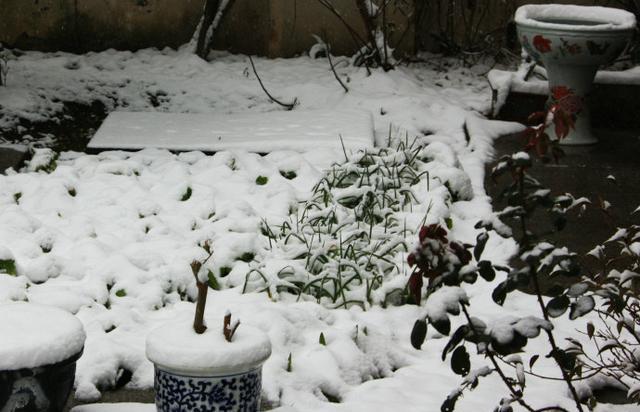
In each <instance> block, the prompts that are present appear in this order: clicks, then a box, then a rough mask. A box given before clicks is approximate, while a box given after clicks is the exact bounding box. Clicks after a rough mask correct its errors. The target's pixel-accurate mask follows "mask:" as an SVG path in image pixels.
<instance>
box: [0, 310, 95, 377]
mask: <svg viewBox="0 0 640 412" xmlns="http://www.w3.org/2000/svg"><path fill="white" fill-rule="evenodd" d="M0 336H2V339H1V340H0V370H16V369H22V368H34V367H37V366H44V365H51V364H54V363H57V362H61V361H63V360H65V359H68V358H70V357H72V356H73V355H75V354H77V353H78V352H80V351H81V350H82V347H83V345H84V340H85V333H84V329H83V328H82V323H80V321H79V320H78V319H77V318H76V317H75V316H73V315H71V314H69V313H68V312H65V311H64V310H61V309H58V308H54V307H51V306H43V305H36V304H32V303H26V302H16V303H9V304H3V305H0Z"/></svg>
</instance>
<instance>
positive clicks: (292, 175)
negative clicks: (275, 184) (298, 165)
mask: <svg viewBox="0 0 640 412" xmlns="http://www.w3.org/2000/svg"><path fill="white" fill-rule="evenodd" d="M280 175H281V176H282V177H284V178H285V179H288V180H293V179H295V178H296V177H298V174H297V173H296V172H294V171H293V170H287V171H285V170H281V171H280Z"/></svg>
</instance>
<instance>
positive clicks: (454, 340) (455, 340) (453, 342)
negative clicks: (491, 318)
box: [442, 325, 469, 361]
mask: <svg viewBox="0 0 640 412" xmlns="http://www.w3.org/2000/svg"><path fill="white" fill-rule="evenodd" d="M468 332H469V326H467V325H462V326H460V327H459V328H458V329H456V331H455V332H453V335H451V339H449V342H447V344H446V345H445V347H444V349H443V350H442V360H443V361H444V360H445V359H446V357H447V354H448V353H449V352H451V351H452V350H453V348H455V347H456V346H458V345H459V344H460V342H462V340H463V339H464V338H465V336H467V333H468Z"/></svg>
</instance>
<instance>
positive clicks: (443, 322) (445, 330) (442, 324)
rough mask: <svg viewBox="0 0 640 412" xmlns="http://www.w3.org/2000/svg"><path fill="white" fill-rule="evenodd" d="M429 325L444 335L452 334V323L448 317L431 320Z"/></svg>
mask: <svg viewBox="0 0 640 412" xmlns="http://www.w3.org/2000/svg"><path fill="white" fill-rule="evenodd" d="M429 323H431V324H432V325H433V327H434V328H436V330H437V331H438V332H439V333H441V334H442V335H449V332H451V321H450V320H449V317H448V316H445V317H444V318H440V319H436V320H431V319H429Z"/></svg>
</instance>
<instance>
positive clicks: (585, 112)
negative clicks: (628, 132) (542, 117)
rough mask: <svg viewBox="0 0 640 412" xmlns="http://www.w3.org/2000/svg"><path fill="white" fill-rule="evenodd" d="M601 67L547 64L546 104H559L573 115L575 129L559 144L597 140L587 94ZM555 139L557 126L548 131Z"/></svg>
mask: <svg viewBox="0 0 640 412" xmlns="http://www.w3.org/2000/svg"><path fill="white" fill-rule="evenodd" d="M597 71H598V66H571V65H562V64H548V65H547V74H548V76H549V99H548V101H547V105H552V104H556V105H558V107H560V109H562V110H563V111H564V112H565V113H566V114H568V115H569V116H571V117H572V119H573V121H574V128H573V129H572V130H570V131H569V134H568V135H567V136H566V137H565V138H564V139H562V140H560V144H562V145H567V146H577V145H590V144H595V143H598V138H597V137H595V136H594V134H593V131H592V129H591V111H590V110H589V104H588V97H589V93H590V92H591V89H592V85H593V79H594V78H595V76H596V72H597ZM549 133H550V134H551V136H552V138H555V139H557V138H558V137H557V136H556V135H555V130H554V128H551V129H550V130H549Z"/></svg>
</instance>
